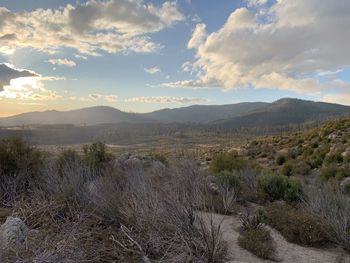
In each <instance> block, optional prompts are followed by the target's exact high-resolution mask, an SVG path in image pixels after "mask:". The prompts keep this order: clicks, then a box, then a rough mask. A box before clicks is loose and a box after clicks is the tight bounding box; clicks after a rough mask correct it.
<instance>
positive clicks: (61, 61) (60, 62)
mask: <svg viewBox="0 0 350 263" xmlns="http://www.w3.org/2000/svg"><path fill="white" fill-rule="evenodd" d="M48 62H49V63H50V64H52V65H58V66H67V67H75V66H76V65H77V64H76V63H75V62H74V61H73V60H69V59H66V58H58V59H49V60H48Z"/></svg>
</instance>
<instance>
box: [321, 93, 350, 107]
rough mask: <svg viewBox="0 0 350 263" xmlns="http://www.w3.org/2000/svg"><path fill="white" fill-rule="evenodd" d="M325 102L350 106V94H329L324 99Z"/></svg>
mask: <svg viewBox="0 0 350 263" xmlns="http://www.w3.org/2000/svg"><path fill="white" fill-rule="evenodd" d="M323 101H324V102H329V103H337V104H343V105H349V106H350V92H348V93H338V94H328V95H326V96H324V97H323Z"/></svg>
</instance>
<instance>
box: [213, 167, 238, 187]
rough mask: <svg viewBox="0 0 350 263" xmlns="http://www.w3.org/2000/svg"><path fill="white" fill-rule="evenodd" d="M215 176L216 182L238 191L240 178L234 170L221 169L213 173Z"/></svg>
mask: <svg viewBox="0 0 350 263" xmlns="http://www.w3.org/2000/svg"><path fill="white" fill-rule="evenodd" d="M215 178H216V180H217V183H218V184H220V185H222V186H225V187H228V188H232V189H234V190H235V191H236V192H238V191H239V190H240V188H241V182H240V179H239V177H238V175H237V174H236V173H235V172H229V171H222V172H220V173H217V174H215Z"/></svg>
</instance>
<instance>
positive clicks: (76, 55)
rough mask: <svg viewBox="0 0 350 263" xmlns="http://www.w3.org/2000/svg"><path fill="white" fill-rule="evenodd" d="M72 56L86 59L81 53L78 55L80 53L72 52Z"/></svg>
mask: <svg viewBox="0 0 350 263" xmlns="http://www.w3.org/2000/svg"><path fill="white" fill-rule="evenodd" d="M73 56H74V57H75V58H79V59H84V60H86V59H87V57H86V56H83V55H80V54H76V53H74V54H73Z"/></svg>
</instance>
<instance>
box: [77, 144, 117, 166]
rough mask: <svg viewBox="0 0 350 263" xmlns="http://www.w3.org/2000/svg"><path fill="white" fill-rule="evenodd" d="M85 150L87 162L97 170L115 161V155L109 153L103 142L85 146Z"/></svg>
mask: <svg viewBox="0 0 350 263" xmlns="http://www.w3.org/2000/svg"><path fill="white" fill-rule="evenodd" d="M83 150H84V158H85V160H86V161H87V162H88V163H89V164H90V165H92V166H95V167H97V168H103V166H104V165H105V164H107V163H108V162H109V161H111V160H112V159H113V155H112V154H110V153H108V152H107V147H106V145H105V144H103V143H102V142H96V143H93V144H91V145H85V146H84V149H83Z"/></svg>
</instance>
